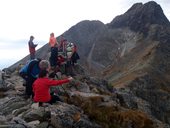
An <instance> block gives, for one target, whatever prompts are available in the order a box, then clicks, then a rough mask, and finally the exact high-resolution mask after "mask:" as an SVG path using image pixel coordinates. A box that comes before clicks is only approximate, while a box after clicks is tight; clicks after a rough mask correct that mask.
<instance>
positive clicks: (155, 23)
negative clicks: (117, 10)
mask: <svg viewBox="0 0 170 128" xmlns="http://www.w3.org/2000/svg"><path fill="white" fill-rule="evenodd" d="M63 35H64V37H65V38H66V39H67V40H69V41H71V42H74V43H76V45H77V46H78V53H79V54H80V58H81V60H80V63H81V65H82V66H83V67H84V68H85V69H86V70H87V71H88V72H90V73H91V74H92V75H95V76H99V77H102V78H105V79H106V80H108V81H109V83H110V85H112V86H114V87H115V88H116V89H120V90H121V89H122V90H124V93H123V95H121V96H122V97H123V96H124V97H123V98H122V99H123V100H122V104H123V105H125V107H127V108H131V109H138V110H141V111H144V112H145V113H147V114H148V115H150V116H151V117H155V118H157V119H159V120H160V121H162V122H163V123H167V124H169V125H170V118H169V117H170V113H169V108H170V86H169V85H170V66H169V64H170V22H169V21H168V19H167V18H166V16H165V15H164V13H163V10H162V8H161V7H160V5H159V4H157V3H156V2H154V1H151V2H148V3H145V4H142V3H136V4H134V5H133V6H132V7H131V8H130V9H129V10H128V11H127V12H125V13H124V14H122V15H120V16H117V17H116V18H114V19H113V20H112V22H111V23H109V24H103V23H102V22H100V21H82V22H80V23H78V24H76V25H75V26H73V27H71V28H70V29H69V30H68V31H66V32H65V33H63ZM57 39H58V40H60V36H59V37H57ZM37 56H38V57H42V58H46V59H48V57H49V48H48V45H45V46H44V47H42V48H41V49H39V50H38V51H37ZM27 59H28V57H26V58H24V59H23V60H20V61H19V62H17V63H16V64H14V65H13V66H11V67H10V69H13V68H15V67H16V66H17V65H18V64H19V63H21V62H24V61H26V60H27ZM131 95H133V96H131ZM120 99H121V98H120ZM141 101H142V103H141Z"/></svg>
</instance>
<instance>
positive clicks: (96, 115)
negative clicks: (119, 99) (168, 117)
mask: <svg viewBox="0 0 170 128" xmlns="http://www.w3.org/2000/svg"><path fill="white" fill-rule="evenodd" d="M71 102H72V103H73V104H75V105H78V106H81V108H82V109H83V110H84V112H85V114H87V115H88V116H89V118H90V120H93V121H95V122H97V123H98V124H100V125H102V127H103V128H122V127H123V128H127V127H129V126H131V127H133V128H154V127H153V122H152V121H151V120H150V119H149V118H148V117H147V115H146V114H145V113H143V112H140V111H136V110H129V109H126V110H125V109H122V108H121V107H118V106H100V104H101V103H102V102H103V97H101V96H95V97H89V98H82V97H78V96H75V97H73V99H71Z"/></svg>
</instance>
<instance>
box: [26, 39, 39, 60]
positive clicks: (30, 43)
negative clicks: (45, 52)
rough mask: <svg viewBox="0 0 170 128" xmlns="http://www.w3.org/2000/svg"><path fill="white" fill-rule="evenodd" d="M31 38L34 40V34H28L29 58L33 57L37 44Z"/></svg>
mask: <svg viewBox="0 0 170 128" xmlns="http://www.w3.org/2000/svg"><path fill="white" fill-rule="evenodd" d="M33 40H34V36H30V40H29V42H28V46H29V52H30V60H33V59H35V48H36V47H37V45H38V44H34V42H33Z"/></svg>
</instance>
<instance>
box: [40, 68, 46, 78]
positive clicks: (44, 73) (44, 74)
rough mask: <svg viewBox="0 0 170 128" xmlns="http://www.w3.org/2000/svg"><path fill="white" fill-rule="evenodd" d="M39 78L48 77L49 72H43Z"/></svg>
mask: <svg viewBox="0 0 170 128" xmlns="http://www.w3.org/2000/svg"><path fill="white" fill-rule="evenodd" d="M38 77H39V78H43V77H48V71H47V70H41V71H40V73H39V75H38Z"/></svg>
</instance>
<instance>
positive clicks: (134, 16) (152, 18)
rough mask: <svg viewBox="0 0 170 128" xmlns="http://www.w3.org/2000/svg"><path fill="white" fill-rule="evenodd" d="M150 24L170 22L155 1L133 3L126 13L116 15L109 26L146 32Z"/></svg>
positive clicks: (167, 24)
mask: <svg viewBox="0 0 170 128" xmlns="http://www.w3.org/2000/svg"><path fill="white" fill-rule="evenodd" d="M152 24H157V25H163V26H169V25H170V23H169V21H168V19H167V18H166V16H165V15H164V13H163V10H162V8H161V7H160V5H158V4H157V3H156V2H154V1H151V2H148V3H146V4H142V3H137V4H134V5H133V6H132V7H131V8H130V9H129V10H128V11H127V12H126V13H124V14H123V15H120V16H117V17H116V18H115V19H114V20H113V21H112V22H111V23H110V24H109V26H110V27H112V28H122V27H129V28H130V29H131V30H133V31H135V32H143V33H144V34H146V32H147V31H148V29H149V26H150V25H152Z"/></svg>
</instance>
